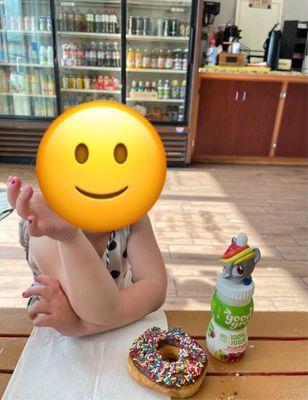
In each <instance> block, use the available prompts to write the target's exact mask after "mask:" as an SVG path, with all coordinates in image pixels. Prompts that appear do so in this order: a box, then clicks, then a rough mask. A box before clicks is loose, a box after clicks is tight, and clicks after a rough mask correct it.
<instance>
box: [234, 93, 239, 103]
mask: <svg viewBox="0 0 308 400" xmlns="http://www.w3.org/2000/svg"><path fill="white" fill-rule="evenodd" d="M238 97H239V91H238V90H237V91H236V93H235V97H234V100H235V101H238Z"/></svg>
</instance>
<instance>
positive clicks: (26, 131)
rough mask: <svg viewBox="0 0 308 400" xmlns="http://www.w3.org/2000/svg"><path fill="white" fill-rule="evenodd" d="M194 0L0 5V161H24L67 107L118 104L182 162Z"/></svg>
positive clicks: (20, 0)
mask: <svg viewBox="0 0 308 400" xmlns="http://www.w3.org/2000/svg"><path fill="white" fill-rule="evenodd" d="M200 3H201V2H198V1H197V0H178V1H177V0H151V1H147V0H127V1H123V0H122V1H119V0H118V1H116V0H105V1H99V0H78V1H61V0H3V1H1V2H0V159H2V160H7V161H9V160H12V161H18V160H21V161H27V160H34V159H35V154H36V150H37V146H38V143H39V141H40V138H41V136H42V134H43V133H44V131H45V130H46V128H47V127H48V125H49V124H50V123H51V121H52V120H53V119H54V118H55V117H56V116H57V115H59V114H61V112H63V111H64V110H66V109H68V108H69V107H72V106H74V105H76V104H80V103H84V102H88V101H93V100H97V99H104V100H110V101H116V102H120V103H123V104H127V105H128V106H129V107H132V108H134V109H136V110H137V111H138V112H140V113H141V114H142V115H144V116H145V117H146V118H148V119H149V120H150V121H151V122H152V123H153V124H154V126H155V127H156V129H157V130H158V132H159V133H160V135H161V137H162V140H163V142H164V144H165V148H166V152H167V157H168V161H169V164H172V163H175V164H181V165H185V164H186V163H188V162H189V161H190V151H189V149H190V143H191V141H192V138H191V136H190V130H191V125H192V123H193V121H192V113H193V106H192V102H191V99H192V97H193V95H194V91H195V87H196V84H195V80H194V79H193V76H194V72H196V71H197V69H198V64H199V63H198V60H197V58H198V54H197V52H196V51H195V49H196V48H198V43H197V42H196V41H195V37H199V36H200V35H198V34H197V36H196V33H198V30H199V22H200V21H198V18H197V15H199V14H200V13H199V12H198V10H199V9H200Z"/></svg>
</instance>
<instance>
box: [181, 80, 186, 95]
mask: <svg viewBox="0 0 308 400" xmlns="http://www.w3.org/2000/svg"><path fill="white" fill-rule="evenodd" d="M185 95H186V80H183V81H182V85H181V87H180V99H185Z"/></svg>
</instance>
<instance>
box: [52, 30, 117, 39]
mask: <svg viewBox="0 0 308 400" xmlns="http://www.w3.org/2000/svg"><path fill="white" fill-rule="evenodd" d="M57 34H58V36H65V37H69V36H73V37H88V38H89V37H90V38H91V37H93V38H105V39H117V40H120V39H121V34H120V33H96V32H70V31H68V32H66V31H58V32H57Z"/></svg>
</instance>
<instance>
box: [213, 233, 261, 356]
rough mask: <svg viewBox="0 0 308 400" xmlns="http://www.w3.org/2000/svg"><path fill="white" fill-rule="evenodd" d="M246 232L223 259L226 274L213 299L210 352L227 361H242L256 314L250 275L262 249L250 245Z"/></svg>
mask: <svg viewBox="0 0 308 400" xmlns="http://www.w3.org/2000/svg"><path fill="white" fill-rule="evenodd" d="M247 242H248V239H247V235H246V234H245V233H240V234H239V235H238V236H237V237H234V238H233V239H232V242H231V245H230V246H229V248H228V249H227V251H226V252H225V254H224V255H223V257H222V258H221V260H220V262H221V263H222V264H223V265H224V269H223V272H222V273H220V274H219V275H218V277H217V280H216V289H215V291H214V293H213V296H212V301H211V312H212V319H211V321H210V323H209V326H208V328H207V331H206V345H207V348H208V351H209V352H210V353H211V354H212V355H213V356H214V357H215V358H217V359H219V360H221V361H225V362H233V361H236V360H239V359H240V358H241V357H242V356H243V355H244V353H245V351H246V348H247V344H248V334H247V324H248V321H249V320H250V318H251V317H252V314H253V298H252V295H253V292H254V283H253V280H252V279H251V273H252V271H253V270H254V268H255V265H256V263H257V262H258V261H259V260H260V250H259V249H258V248H251V247H250V246H248V244H247Z"/></svg>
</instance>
